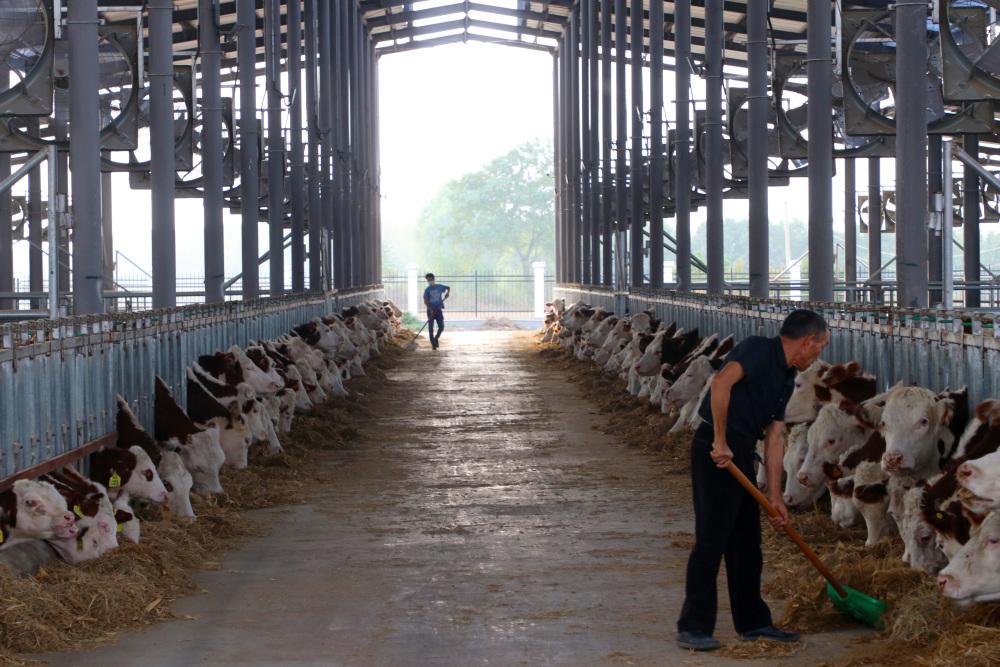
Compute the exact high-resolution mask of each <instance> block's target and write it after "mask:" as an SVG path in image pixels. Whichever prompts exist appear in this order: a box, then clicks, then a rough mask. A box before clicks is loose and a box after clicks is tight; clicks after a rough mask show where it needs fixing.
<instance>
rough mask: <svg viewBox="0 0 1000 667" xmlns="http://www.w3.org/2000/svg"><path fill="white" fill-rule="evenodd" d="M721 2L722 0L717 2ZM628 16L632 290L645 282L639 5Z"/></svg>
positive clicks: (630, 7)
mask: <svg viewBox="0 0 1000 667" xmlns="http://www.w3.org/2000/svg"><path fill="white" fill-rule="evenodd" d="M718 1H719V2H721V0H718ZM629 16H630V18H631V24H632V29H631V30H630V32H629V35H630V37H629V39H630V40H631V42H630V45H631V47H632V48H631V52H632V62H631V63H630V67H631V68H632V69H631V75H632V103H631V108H632V150H631V158H632V164H631V167H632V168H631V170H630V172H631V173H630V176H631V178H630V181H629V187H630V188H631V192H632V206H631V211H630V213H631V216H632V221H631V222H632V224H631V225H630V227H631V230H632V236H631V239H630V243H629V261H630V262H631V265H630V266H631V278H632V287H642V286H643V284H644V283H645V271H644V267H643V230H644V229H645V227H646V216H645V215H644V211H643V208H644V207H643V205H642V191H643V184H644V182H643V173H642V172H643V169H642V127H643V123H642V114H643V103H642V41H643V39H642V34H643V21H642V5H641V4H639V6H638V7H637V6H635V4H633V3H629Z"/></svg>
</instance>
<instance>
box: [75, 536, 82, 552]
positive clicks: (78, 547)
mask: <svg viewBox="0 0 1000 667" xmlns="http://www.w3.org/2000/svg"><path fill="white" fill-rule="evenodd" d="M76 550H77V551H83V538H82V537H78V538H76Z"/></svg>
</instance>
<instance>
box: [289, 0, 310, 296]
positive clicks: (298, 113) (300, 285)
mask: <svg viewBox="0 0 1000 667" xmlns="http://www.w3.org/2000/svg"><path fill="white" fill-rule="evenodd" d="M287 11H288V28H287V31H288V95H289V101H290V105H289V113H290V115H291V153H290V156H291V160H290V169H291V187H290V192H291V197H290V199H291V200H292V239H291V240H292V253H291V254H292V257H291V260H292V292H293V293H295V294H301V293H302V292H305V289H306V286H305V282H306V277H305V245H304V235H305V218H306V206H305V204H306V201H307V200H308V194H307V191H306V184H305V147H304V146H303V145H302V2H301V0H291V2H289V3H288V10H287Z"/></svg>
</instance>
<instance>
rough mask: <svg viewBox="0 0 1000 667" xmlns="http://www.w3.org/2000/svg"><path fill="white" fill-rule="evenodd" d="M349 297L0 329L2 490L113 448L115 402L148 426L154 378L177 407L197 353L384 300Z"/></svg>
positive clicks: (377, 291) (368, 291)
mask: <svg viewBox="0 0 1000 667" xmlns="http://www.w3.org/2000/svg"><path fill="white" fill-rule="evenodd" d="M381 293H382V288H381V286H380V285H377V286H372V287H366V288H359V289H356V290H352V291H348V292H339V293H337V292H330V293H326V294H313V295H305V296H298V297H283V298H276V299H261V300H257V301H234V302H227V303H222V304H215V305H194V306H183V307H179V308H171V309H164V310H152V311H145V312H140V313H121V314H117V313H116V314H112V315H91V316H83V317H70V318H63V319H57V320H44V321H41V320H33V321H28V322H21V323H17V324H5V325H0V491H2V490H3V489H5V488H7V487H9V486H10V484H12V483H13V482H14V481H15V480H16V479H19V478H22V477H35V476H37V475H39V474H43V473H45V472H48V471H50V470H54V469H56V468H59V467H62V466H63V465H66V464H67V463H70V462H72V461H74V460H76V459H78V458H80V457H82V456H84V455H86V454H89V453H90V452H92V451H95V450H96V449H99V448H100V447H102V446H106V445H108V444H111V443H113V442H114V418H115V411H116V408H115V395H116V394H121V395H122V396H124V397H125V398H127V399H128V400H129V402H130V404H131V405H132V406H133V410H134V411H135V412H136V415H137V417H138V418H139V420H140V421H141V422H142V423H143V426H145V427H146V428H147V430H150V431H151V430H152V426H153V379H154V377H155V376H157V375H158V376H160V377H162V378H163V379H164V381H165V382H166V383H167V384H168V385H169V386H170V388H171V390H172V391H173V394H174V397H175V398H176V399H177V401H178V403H180V404H181V405H182V406H183V405H184V404H185V402H186V382H185V381H184V379H185V368H186V367H187V365H188V364H190V363H191V361H193V360H194V359H196V358H197V357H198V355H201V354H207V353H210V352H213V351H214V350H220V349H221V350H224V349H227V348H228V347H230V346H231V345H234V344H237V345H241V346H242V345H246V344H247V343H248V342H250V341H254V340H258V339H269V338H275V337H277V336H279V335H281V334H283V333H285V332H287V331H288V330H289V329H291V328H292V327H293V326H296V325H298V324H301V323H303V322H306V321H308V320H310V319H312V318H313V317H316V316H318V315H323V314H327V313H330V312H332V311H334V310H337V309H339V308H342V307H346V306H351V305H354V304H356V303H358V302H360V301H363V300H366V299H368V298H371V297H374V296H380V295H381Z"/></svg>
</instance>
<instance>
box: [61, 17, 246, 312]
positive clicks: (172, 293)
mask: <svg viewBox="0 0 1000 667" xmlns="http://www.w3.org/2000/svg"><path fill="white" fill-rule="evenodd" d="M147 11H148V12H149V74H148V76H149V155H150V158H149V166H150V169H149V180H150V186H151V190H152V199H153V238H152V241H153V243H152V245H153V308H173V307H174V306H176V305H177V240H176V235H175V232H174V184H175V182H176V171H177V169H176V164H175V163H176V154H175V153H174V51H173V23H174V3H173V0H150V2H149V3H148V4H147ZM74 97H75V93H74ZM71 138H72V134H71ZM73 173H74V177H73V179H74V181H75V180H76V176H75V174H76V170H75V169H74V170H73ZM74 198H75V194H74ZM254 259H255V261H256V258H254Z"/></svg>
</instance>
